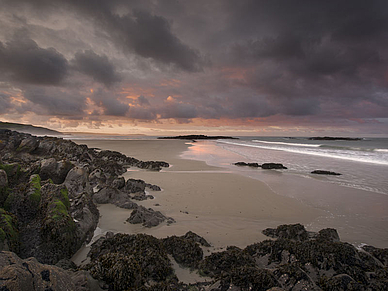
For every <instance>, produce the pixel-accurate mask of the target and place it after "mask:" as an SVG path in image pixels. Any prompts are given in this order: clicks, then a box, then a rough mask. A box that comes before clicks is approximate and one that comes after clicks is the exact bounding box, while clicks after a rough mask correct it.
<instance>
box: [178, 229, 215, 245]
mask: <svg viewBox="0 0 388 291" xmlns="http://www.w3.org/2000/svg"><path fill="white" fill-rule="evenodd" d="M183 237H184V238H186V239H189V240H192V241H194V242H197V243H199V244H200V245H201V246H204V247H211V245H210V244H209V243H208V242H207V241H206V239H204V238H203V237H202V236H199V235H198V234H196V233H194V232H192V231H188V232H186V234H185V235H184V236H183Z"/></svg>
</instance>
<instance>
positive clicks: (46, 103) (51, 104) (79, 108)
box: [23, 87, 86, 116]
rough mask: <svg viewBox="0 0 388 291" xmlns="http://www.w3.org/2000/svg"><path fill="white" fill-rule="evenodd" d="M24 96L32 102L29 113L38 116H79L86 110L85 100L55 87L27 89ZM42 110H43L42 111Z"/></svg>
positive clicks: (73, 93) (74, 93)
mask: <svg viewBox="0 0 388 291" xmlns="http://www.w3.org/2000/svg"><path fill="white" fill-rule="evenodd" d="M23 96H24V97H25V98H26V99H27V100H28V101H30V102H31V103H30V105H29V106H30V108H29V109H28V111H33V112H35V113H37V114H48V115H56V116H77V115H83V114H84V112H83V110H84V109H85V107H86V105H85V98H84V97H83V96H80V95H78V94H77V93H76V92H64V91H62V90H58V89H56V88H55V87H50V88H42V87H31V88H26V89H25V90H24V92H23ZM39 108H41V109H42V110H41V111H40V109H39Z"/></svg>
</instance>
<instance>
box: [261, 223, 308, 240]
mask: <svg viewBox="0 0 388 291" xmlns="http://www.w3.org/2000/svg"><path fill="white" fill-rule="evenodd" d="M263 234H265V235H266V236H269V237H272V238H282V239H291V240H297V241H304V240H307V239H308V238H309V234H308V232H307V231H306V229H305V228H304V226H303V225H301V224H299V223H297V224H283V225H279V226H278V227H277V228H267V229H264V230H263Z"/></svg>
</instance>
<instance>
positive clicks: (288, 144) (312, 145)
mask: <svg viewBox="0 0 388 291" xmlns="http://www.w3.org/2000/svg"><path fill="white" fill-rule="evenodd" d="M252 141H253V142H258V143H266V144H279V145H287V146H298V147H309V148H318V147H320V146H322V145H320V144H305V143H293V142H281V141H264V140H255V139H254V140H252Z"/></svg>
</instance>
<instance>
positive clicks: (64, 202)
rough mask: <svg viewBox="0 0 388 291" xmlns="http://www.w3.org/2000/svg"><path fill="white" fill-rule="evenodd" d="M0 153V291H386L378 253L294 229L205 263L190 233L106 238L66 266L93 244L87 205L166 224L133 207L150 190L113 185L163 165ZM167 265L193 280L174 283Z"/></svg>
mask: <svg viewBox="0 0 388 291" xmlns="http://www.w3.org/2000/svg"><path fill="white" fill-rule="evenodd" d="M0 155H1V156H0V157H1V159H0V250H2V251H1V252H0V290H208V291H210V290H213V291H218V290H236V291H238V290H267V289H271V288H272V290H387V289H388V279H386V278H387V277H388V274H387V272H388V249H378V248H374V247H372V246H363V247H362V248H360V249H357V248H355V247H354V246H352V245H350V244H347V243H343V242H341V241H340V239H339V236H338V234H337V232H336V230H334V229H324V230H321V231H320V232H318V233H312V232H308V231H306V229H305V228H304V227H303V226H302V225H300V224H294V225H281V226H279V227H278V228H276V229H266V230H264V231H263V233H264V234H265V235H267V236H269V237H270V238H272V239H271V240H266V241H263V242H258V243H255V244H253V245H250V246H247V247H246V248H244V249H240V248H237V247H233V246H231V247H228V248H227V249H226V250H223V251H221V252H216V253H212V254H210V255H209V256H204V250H205V251H206V250H208V249H207V248H209V247H210V243H211V242H210V243H209V242H207V241H206V238H203V237H200V236H198V235H196V234H195V233H193V232H188V233H186V234H185V235H183V236H170V237H167V238H161V239H158V238H155V237H153V236H150V235H146V234H136V235H135V234H120V233H117V234H114V233H110V232H108V233H106V235H105V236H103V237H101V238H100V239H98V240H97V241H96V242H94V243H93V244H92V246H91V250H90V252H89V254H88V257H89V258H90V260H89V262H88V263H87V264H86V265H83V266H76V265H75V264H74V263H72V262H71V261H70V258H71V256H72V255H73V254H74V253H75V252H76V251H77V250H78V249H79V248H80V247H81V246H82V245H83V244H84V243H86V242H89V241H90V240H91V238H92V236H93V233H94V230H95V228H96V226H97V223H98V220H99V212H98V208H97V203H98V204H104V203H111V204H114V205H116V206H118V207H122V208H125V209H132V210H133V211H132V214H131V216H130V217H128V219H127V221H128V222H129V223H141V224H142V225H143V226H144V227H154V226H156V225H158V224H159V223H167V224H168V223H174V218H171V217H166V216H164V215H163V214H162V213H161V212H159V211H154V210H153V209H150V208H149V209H147V208H145V207H142V206H139V205H137V203H136V202H137V201H139V200H144V199H152V198H153V197H152V195H149V194H147V192H146V189H150V190H152V191H160V190H161V189H160V188H159V187H158V186H157V185H152V184H149V183H147V182H145V181H143V180H136V179H127V180H125V179H124V178H123V177H121V175H122V174H123V173H125V172H126V170H127V169H128V168H129V167H137V168H140V169H145V170H151V171H159V170H161V169H162V168H163V167H168V166H169V165H168V163H165V162H158V161H156V162H155V161H140V160H137V159H135V158H131V157H127V156H125V155H123V154H121V153H118V152H113V151H101V150H98V149H91V148H88V147H87V146H85V145H77V144H75V143H73V142H71V141H68V140H63V139H61V138H48V137H35V136H32V135H29V134H21V133H17V132H14V131H10V130H0ZM247 166H251V165H248V164H247ZM258 166H259V165H257V166H256V165H254V167H258ZM261 166H263V165H261ZM273 167H274V168H280V166H279V165H271V167H270V168H273ZM282 167H283V166H282ZM264 168H265V167H264ZM177 223H179V221H178V222H177ZM252 231H260V230H252ZM173 261H175V262H176V263H177V264H179V265H180V266H182V267H184V268H189V269H191V270H193V271H195V272H198V273H199V274H201V275H202V276H204V277H203V278H204V280H203V282H200V283H196V284H185V283H182V282H179V280H178V278H177V276H176V275H175V272H174V269H173V268H172V262H173ZM273 288H278V289H273Z"/></svg>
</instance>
